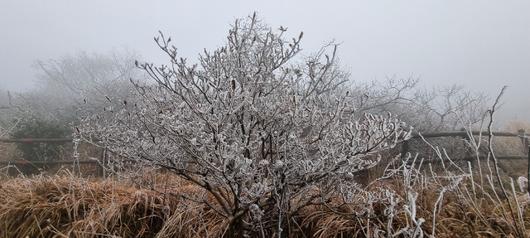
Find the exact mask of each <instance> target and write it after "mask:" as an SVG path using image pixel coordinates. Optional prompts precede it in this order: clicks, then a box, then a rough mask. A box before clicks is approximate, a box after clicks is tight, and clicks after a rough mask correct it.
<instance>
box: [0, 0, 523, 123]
mask: <svg viewBox="0 0 530 238" xmlns="http://www.w3.org/2000/svg"><path fill="white" fill-rule="evenodd" d="M253 11H257V12H258V13H259V15H260V16H261V17H262V18H263V19H264V20H265V21H266V22H267V23H268V24H270V25H271V26H275V27H276V26H280V25H283V26H286V27H288V28H289V31H290V32H291V33H292V34H293V35H297V33H298V32H299V31H304V42H303V48H304V50H305V52H307V53H310V52H311V51H313V50H315V49H317V48H318V46H320V45H322V44H323V43H325V42H327V41H329V40H333V39H335V40H336V41H338V42H341V43H342V44H341V46H340V49H339V50H340V57H341V62H342V63H343V64H344V66H345V67H346V69H347V70H348V71H350V72H351V74H352V79H354V80H373V79H384V78H385V77H389V76H396V77H409V76H414V77H419V78H420V79H421V80H422V81H423V82H424V83H425V84H428V85H431V84H432V85H450V84H453V83H458V84H462V85H464V86H466V87H469V88H471V87H474V88H476V90H479V91H485V92H487V93H490V94H495V93H496V92H497V91H499V90H500V88H501V87H502V86H503V85H508V86H510V88H509V91H508V95H507V97H506V98H505V100H504V101H505V104H504V110H505V111H509V112H510V116H509V117H510V118H515V119H524V118H525V119H530V100H529V99H530V1H528V0H521V1H509V0H503V1H499V0H497V1H478V0H436V1H434V0H432V1H428V0H418V1H397V0H388V1H382V0H381V1H351V0H350V1H346V0H344V1H330V0H326V1H324V0H321V1H309V0H304V1H289V0H278V1H277V0H273V1H271V0H268V1H248V0H247V1H226V0H223V1H213V0H212V1H200V0H196V1H169V0H168V1H161V0H149V1H148V0H120V1H118V0H90V1H77V0H32V1H30V0H0V87H2V88H8V89H10V90H18V91H20V90H25V89H27V88H30V87H31V86H32V84H33V82H34V78H35V74H36V72H35V70H34V69H33V68H32V67H31V64H32V63H33V62H34V61H35V60H37V59H42V60H46V59H52V58H58V57H60V56H63V55H66V54H74V53H76V52H78V51H87V52H98V53H105V52H109V51H112V50H116V49H118V50H119V49H123V48H125V49H130V50H133V51H136V52H137V53H139V54H140V55H142V57H143V58H144V59H146V60H155V61H157V60H160V55H161V54H160V52H159V50H157V48H156V47H155V44H154V43H153V36H154V35H156V33H157V31H158V30H162V31H163V32H165V34H166V35H171V36H172V38H173V41H174V44H175V45H176V46H177V47H178V48H179V52H180V53H181V56H185V57H189V58H194V57H195V56H196V55H197V53H198V52H200V51H201V50H202V49H203V48H207V49H213V48H215V47H217V46H219V45H220V44H222V43H223V42H224V41H225V35H226V32H227V29H228V27H229V25H230V24H231V23H232V22H233V21H234V20H235V19H236V18H239V17H244V16H247V15H249V14H251V13H252V12H253Z"/></svg>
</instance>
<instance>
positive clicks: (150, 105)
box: [80, 16, 409, 234]
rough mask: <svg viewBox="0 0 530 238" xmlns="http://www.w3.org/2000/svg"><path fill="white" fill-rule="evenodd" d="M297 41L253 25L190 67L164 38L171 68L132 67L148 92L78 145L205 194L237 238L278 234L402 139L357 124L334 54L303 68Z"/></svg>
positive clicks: (103, 119) (393, 128)
mask: <svg viewBox="0 0 530 238" xmlns="http://www.w3.org/2000/svg"><path fill="white" fill-rule="evenodd" d="M301 39H302V34H300V35H299V36H298V37H295V38H292V39H289V38H287V37H286V30H285V29H284V28H280V30H272V29H271V28H270V27H268V26H267V25H265V24H263V23H262V22H261V21H260V20H258V19H257V18H256V17H255V16H253V17H249V18H247V19H242V20H238V21H236V22H235V24H234V25H233V26H232V27H231V29H230V30H229V33H228V37H227V42H226V44H225V45H224V46H222V47H220V48H219V49H217V50H215V51H206V50H205V51H204V52H203V53H202V54H201V55H200V56H199V59H198V63H197V64H190V63H188V61H187V60H186V59H183V58H179V57H178V56H177V49H176V48H175V47H174V46H172V45H171V44H170V42H171V39H170V38H168V37H166V36H164V35H163V34H160V36H159V37H156V38H155V40H156V43H157V44H158V46H159V47H160V49H161V50H162V51H163V52H164V53H165V54H167V56H168V59H169V63H168V64H167V65H160V66H155V65H154V64H150V63H137V66H138V67H140V68H141V69H143V70H144V71H145V72H146V73H147V74H148V75H149V76H150V78H151V79H152V80H153V82H154V83H153V84H147V85H141V84H139V83H134V82H133V83H134V85H135V87H136V89H137V92H138V97H137V98H136V99H135V101H134V102H124V103H123V104H124V105H123V106H122V108H118V109H117V108H114V110H112V111H111V110H106V111H105V112H103V113H102V114H101V115H97V116H94V117H91V118H87V119H86V120H85V121H84V124H83V126H82V127H80V132H81V135H82V136H83V138H84V139H86V140H92V139H97V141H98V142H96V143H99V144H101V145H102V146H106V147H107V148H108V149H109V150H110V151H112V152H114V153H115V154H119V155H120V156H122V157H126V158H128V159H132V160H136V161H138V162H144V163H146V164H149V165H155V166H160V167H163V168H166V169H169V170H170V171H172V172H174V173H176V174H178V175H180V176H181V177H182V178H184V179H186V180H189V181H191V182H193V183H195V184H196V185H198V186H200V187H202V188H204V189H205V190H206V191H207V192H208V193H209V194H210V195H211V197H213V198H215V199H214V202H213V203H212V202H207V203H208V204H209V205H210V206H211V207H212V208H214V209H215V210H216V211H218V212H219V213H220V214H222V215H223V216H225V217H227V218H229V219H231V221H232V222H233V227H234V229H236V228H237V229H239V230H241V232H256V231H257V230H258V229H263V226H267V227H268V228H267V229H273V230H274V231H275V232H276V233H277V234H278V233H281V231H282V227H283V226H284V225H285V224H284V222H285V219H286V217H288V216H289V214H290V213H291V212H293V211H295V210H296V209H297V207H292V204H291V203H290V201H291V200H292V199H294V198H299V202H298V203H297V204H298V205H300V204H307V203H309V202H314V201H316V200H318V199H323V198H327V197H329V196H330V195H332V193H335V192H337V189H336V188H337V187H341V188H344V189H341V191H343V192H344V193H346V192H347V190H348V188H353V187H356V186H355V182H354V173H355V172H356V171H359V170H362V169H364V168H367V167H370V166H372V165H374V164H375V163H377V160H373V158H375V157H376V156H367V155H370V154H377V153H378V152H379V151H381V150H385V149H388V148H391V147H393V146H394V145H395V144H396V143H397V142H398V141H400V140H403V139H405V138H406V137H407V136H408V131H409V129H408V128H405V127H404V124H403V123H402V122H400V121H399V120H397V119H395V118H393V117H392V116H391V115H389V114H385V115H371V114H362V115H357V114H356V110H355V107H354V105H353V104H352V103H351V102H349V101H348V100H347V98H348V96H349V93H350V91H349V89H348V85H347V82H348V75H347V74H346V73H344V72H343V71H342V70H341V69H340V68H339V66H338V63H337V59H336V50H337V45H334V44H329V45H327V46H325V47H323V48H322V49H321V50H320V51H318V52H316V53H315V54H313V55H311V56H309V57H300V56H298V53H299V52H300V50H301V48H300V41H301ZM94 141H95V140H94ZM316 191H318V192H316ZM195 199H199V200H200V198H195ZM204 202H206V200H204ZM264 221H269V222H265V223H264Z"/></svg>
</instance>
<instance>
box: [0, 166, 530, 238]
mask: <svg viewBox="0 0 530 238" xmlns="http://www.w3.org/2000/svg"><path fill="white" fill-rule="evenodd" d="M460 182H461V183H460V184H458V185H455V184H451V182H450V181H447V183H445V182H443V181H440V180H439V183H438V184H439V185H441V184H445V185H447V186H435V183H428V184H427V183H425V181H423V182H421V181H418V182H417V183H414V184H411V183H408V184H407V182H403V181H401V180H400V179H397V178H394V179H387V180H379V181H376V182H374V183H371V184H370V185H368V186H367V187H366V188H365V189H364V190H360V191H359V193H358V194H355V195H353V197H352V198H351V199H350V200H349V202H348V203H345V202H344V201H343V200H342V199H329V200H328V201H325V203H320V204H318V203H315V204H312V205H308V206H305V207H303V208H302V209H299V210H297V211H296V212H293V213H292V214H291V218H290V219H289V224H288V227H289V231H288V232H287V233H286V234H288V236H289V237H387V235H388V234H394V235H397V237H415V236H417V235H418V234H419V233H417V232H418V229H421V231H422V233H423V234H425V235H426V236H430V235H432V234H433V233H434V234H435V236H436V237H518V236H526V235H528V234H529V232H530V208H528V206H527V204H528V196H527V195H525V194H524V193H521V192H517V193H515V194H513V195H512V196H511V197H510V198H509V199H506V200H504V199H502V198H496V197H495V196H497V195H495V193H492V192H487V191H484V192H485V193H480V192H477V191H476V190H478V189H479V188H477V187H473V188H472V187H468V185H469V183H467V184H466V183H465V182H462V181H460ZM0 184H1V185H0V237H223V236H225V237H227V236H228V233H227V230H228V226H229V221H228V219H226V218H224V217H222V216H220V215H219V214H217V213H216V212H215V210H213V209H212V207H209V206H207V205H205V204H204V203H202V202H196V201H195V202H194V201H192V200H190V199H187V198H189V197H192V196H193V197H197V196H198V194H203V197H204V198H205V199H206V200H208V194H206V193H205V192H204V191H202V190H201V189H199V188H197V187H196V186H194V185H191V184H189V183H186V182H184V181H183V180H181V179H179V178H177V177H175V176H173V175H171V174H166V173H157V174H150V175H142V176H140V177H136V178H134V179H126V180H125V179H116V178H107V179H85V178H79V177H75V176H73V175H71V174H62V175H54V176H36V177H31V178H24V177H18V178H6V179H3V180H2V182H1V183H0ZM451 186H453V187H451ZM466 191H468V192H470V193H471V194H468V195H465V193H466ZM473 193H475V194H473ZM479 194H483V195H479ZM488 194H489V195H488ZM490 195H491V196H490ZM514 198H516V199H517V200H515V199H514ZM211 201H212V202H213V200H211ZM293 202H295V201H293ZM510 205H512V206H517V207H512V208H510V209H512V210H513V211H516V214H515V216H513V215H514V214H512V213H511V212H510V211H512V210H508V208H509V207H510ZM517 211H519V212H517ZM433 224H434V225H433ZM433 227H434V229H433ZM415 233H417V234H415Z"/></svg>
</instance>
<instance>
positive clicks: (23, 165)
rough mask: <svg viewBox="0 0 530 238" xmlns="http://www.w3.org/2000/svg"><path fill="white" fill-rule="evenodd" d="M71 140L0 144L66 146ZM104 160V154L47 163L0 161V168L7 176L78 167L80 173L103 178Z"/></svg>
mask: <svg viewBox="0 0 530 238" xmlns="http://www.w3.org/2000/svg"><path fill="white" fill-rule="evenodd" d="M72 142H73V139H72V138H17V139H13V138H0V143H3V144H19V143H21V144H39V143H53V144H68V143H72ZM105 158H106V154H105V152H103V153H102V155H101V156H100V158H92V159H83V160H74V159H73V158H72V160H49V161H30V160H25V159H21V160H9V161H0V168H4V169H5V170H7V171H6V173H8V174H17V173H32V172H39V171H42V170H48V169H51V168H62V167H72V168H74V167H76V166H78V168H79V170H82V171H80V172H81V173H83V172H84V174H90V175H95V176H103V175H104V174H105V171H104V168H103V166H102V165H103V164H102V163H103V162H104V159H105Z"/></svg>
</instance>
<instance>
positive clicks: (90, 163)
mask: <svg viewBox="0 0 530 238" xmlns="http://www.w3.org/2000/svg"><path fill="white" fill-rule="evenodd" d="M492 134H493V136H496V137H512V138H520V139H521V143H523V148H526V149H527V150H526V151H525V153H526V154H527V155H526V156H513V155H510V156H497V158H498V159H500V160H508V159H528V162H529V165H530V153H529V152H528V151H530V147H529V145H530V143H529V138H530V137H529V135H527V134H526V132H525V131H524V130H519V133H511V132H502V131H497V132H493V133H492ZM478 135H482V136H486V137H487V136H489V133H488V132H486V131H471V132H469V131H464V130H461V131H447V132H435V133H425V134H419V133H415V134H413V135H412V139H413V140H414V139H421V138H425V139H427V138H442V137H456V138H462V139H464V140H469V139H470V138H469V137H470V136H478ZM0 143H26V144H35V143H61V144H65V143H72V138H21V139H5V138H4V139H2V138H0ZM409 143H410V140H409V141H405V142H403V143H402V144H401V149H400V152H401V154H403V155H404V154H406V153H407V152H409V151H410V149H409ZM105 159H106V152H103V153H102V154H101V156H100V158H97V159H89V160H79V161H74V160H68V161H64V160H60V161H53V160H52V161H27V160H11V161H0V168H5V167H8V168H9V167H11V166H14V167H18V168H24V167H28V166H29V167H33V168H47V167H62V166H73V165H74V163H79V166H81V165H84V166H86V167H92V168H96V171H97V172H96V175H98V176H101V175H104V173H105V171H104V169H103V167H102V162H104V160H105ZM462 159H464V160H474V159H476V157H469V158H462ZM528 175H529V176H530V166H529V167H528Z"/></svg>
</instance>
